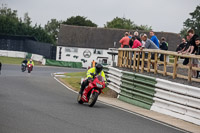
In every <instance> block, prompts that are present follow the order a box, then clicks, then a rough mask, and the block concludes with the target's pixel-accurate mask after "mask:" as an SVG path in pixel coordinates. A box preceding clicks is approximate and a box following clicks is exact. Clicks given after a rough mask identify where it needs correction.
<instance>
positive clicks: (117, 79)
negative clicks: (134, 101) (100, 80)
mask: <svg viewBox="0 0 200 133" xmlns="http://www.w3.org/2000/svg"><path fill="white" fill-rule="evenodd" d="M103 70H104V72H105V74H106V78H108V79H109V80H110V81H111V82H110V83H109V85H108V88H110V89H112V90H114V91H116V92H117V93H120V85H121V76H122V73H121V70H119V69H116V68H113V67H104V69H103Z"/></svg>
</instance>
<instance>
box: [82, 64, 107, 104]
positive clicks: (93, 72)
mask: <svg viewBox="0 0 200 133" xmlns="http://www.w3.org/2000/svg"><path fill="white" fill-rule="evenodd" d="M102 69H103V66H102V65H101V64H96V66H95V67H93V68H90V69H89V70H88V71H87V78H86V79H85V80H84V81H83V82H82V84H81V89H80V92H79V94H81V95H82V93H83V92H84V94H83V95H84V97H85V99H86V101H88V99H87V94H88V92H89V91H90V90H89V89H88V90H85V91H84V89H85V87H86V86H88V84H89V83H90V82H92V80H93V78H94V77H95V76H96V75H100V76H102V77H103V78H104V81H105V82H106V77H105V73H104V71H103V70H102Z"/></svg>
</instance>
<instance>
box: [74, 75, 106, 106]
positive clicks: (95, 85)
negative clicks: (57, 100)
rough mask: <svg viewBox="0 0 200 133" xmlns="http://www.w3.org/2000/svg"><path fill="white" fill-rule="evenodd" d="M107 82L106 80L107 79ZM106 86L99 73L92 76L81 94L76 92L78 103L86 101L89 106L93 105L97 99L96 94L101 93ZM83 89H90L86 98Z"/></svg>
mask: <svg viewBox="0 0 200 133" xmlns="http://www.w3.org/2000/svg"><path fill="white" fill-rule="evenodd" d="M107 82H108V81H107ZM105 87H106V83H105V82H104V78H103V77H102V76H100V75H97V76H94V79H93V81H92V82H90V83H89V85H88V86H87V87H86V88H85V89H84V91H83V93H82V94H78V98H77V101H78V103H79V104H83V103H88V104H89V106H90V107H93V106H94V104H95V103H96V101H97V98H98V96H99V95H100V94H101V93H103V91H102V90H103V89H104V88H105ZM85 90H90V91H89V92H88V95H87V99H88V100H86V98H84V97H85V95H83V94H84V92H85Z"/></svg>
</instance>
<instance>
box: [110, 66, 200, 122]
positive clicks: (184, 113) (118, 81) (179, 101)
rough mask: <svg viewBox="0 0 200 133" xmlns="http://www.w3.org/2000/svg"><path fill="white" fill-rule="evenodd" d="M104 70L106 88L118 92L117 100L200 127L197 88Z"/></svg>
mask: <svg viewBox="0 0 200 133" xmlns="http://www.w3.org/2000/svg"><path fill="white" fill-rule="evenodd" d="M107 69H108V71H107V72H106V75H107V76H108V78H109V79H110V80H111V83H110V84H111V85H110V86H109V88H111V89H113V90H115V91H116V92H118V94H119V96H118V98H119V99H120V100H122V101H125V102H128V103H130V104H134V105H136V106H139V107H142V108H145V109H149V110H153V111H156V112H160V113H163V114H167V115H170V116H173V117H176V118H179V119H183V120H185V121H189V122H192V123H195V124H197V125H200V88H197V87H192V86H188V85H183V84H179V83H174V82H171V81H167V80H163V79H157V78H152V77H149V76H145V75H142V74H137V73H132V72H126V71H121V70H119V69H117V68H113V67H108V68H107ZM120 73H121V74H120ZM117 75H118V76H117Z"/></svg>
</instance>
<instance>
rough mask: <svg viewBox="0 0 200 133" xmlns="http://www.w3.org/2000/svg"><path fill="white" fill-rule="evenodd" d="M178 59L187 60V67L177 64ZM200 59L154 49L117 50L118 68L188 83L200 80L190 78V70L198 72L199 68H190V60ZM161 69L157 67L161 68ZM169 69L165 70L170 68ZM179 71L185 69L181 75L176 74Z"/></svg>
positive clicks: (195, 56)
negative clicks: (170, 77)
mask: <svg viewBox="0 0 200 133" xmlns="http://www.w3.org/2000/svg"><path fill="white" fill-rule="evenodd" d="M159 55H162V56H163V61H160V59H159ZM169 56H170V57H173V58H174V60H173V61H172V62H170V61H168V60H167V57H169ZM180 58H188V59H189V63H188V65H182V64H180V63H178V60H179V59H180ZM194 59H200V55H186V54H178V53H177V52H172V51H164V50H154V49H143V50H142V51H141V50H140V49H131V48H119V49H118V67H125V68H131V69H133V71H136V72H141V73H143V72H144V71H146V72H153V73H154V74H158V73H159V74H162V75H163V76H172V77H173V79H175V78H177V77H178V78H183V79H187V80H188V81H196V82H200V79H197V78H193V77H192V70H196V71H200V68H199V67H193V66H192V60H194ZM161 64H162V67H158V66H161ZM170 67H171V69H169V70H168V69H167V68H170ZM179 69H184V70H185V69H186V70H187V72H186V71H184V73H185V72H186V73H185V75H184V74H183V73H178V70H179Z"/></svg>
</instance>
